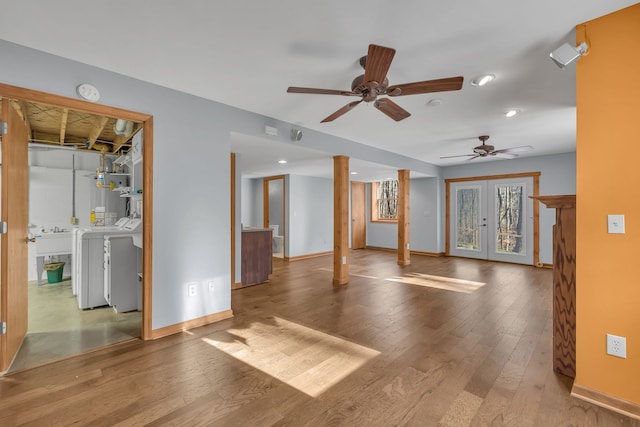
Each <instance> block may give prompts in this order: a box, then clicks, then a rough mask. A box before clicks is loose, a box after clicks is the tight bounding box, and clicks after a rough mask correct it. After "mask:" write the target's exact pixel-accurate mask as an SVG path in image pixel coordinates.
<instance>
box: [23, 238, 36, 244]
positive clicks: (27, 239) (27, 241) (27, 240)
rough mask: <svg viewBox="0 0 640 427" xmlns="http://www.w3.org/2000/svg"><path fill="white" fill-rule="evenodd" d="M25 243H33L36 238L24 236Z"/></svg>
mask: <svg viewBox="0 0 640 427" xmlns="http://www.w3.org/2000/svg"><path fill="white" fill-rule="evenodd" d="M24 241H25V243H29V242H31V243H35V242H36V238H35V237H25V239H24Z"/></svg>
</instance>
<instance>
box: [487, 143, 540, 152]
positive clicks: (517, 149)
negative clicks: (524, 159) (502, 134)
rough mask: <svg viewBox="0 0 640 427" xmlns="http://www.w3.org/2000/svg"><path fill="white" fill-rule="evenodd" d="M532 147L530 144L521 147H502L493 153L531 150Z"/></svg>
mask: <svg viewBox="0 0 640 427" xmlns="http://www.w3.org/2000/svg"><path fill="white" fill-rule="evenodd" d="M531 150H533V147H532V146H530V145H523V146H522V147H512V148H503V149H502V150H496V151H494V153H522V152H524V151H531Z"/></svg>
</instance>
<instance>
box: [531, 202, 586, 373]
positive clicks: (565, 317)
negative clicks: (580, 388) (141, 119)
mask: <svg viewBox="0 0 640 427" xmlns="http://www.w3.org/2000/svg"><path fill="white" fill-rule="evenodd" d="M533 199H535V200H539V201H540V202H541V203H543V204H544V205H546V206H547V207H548V208H555V209H556V224H555V225H554V226H553V370H554V371H556V372H558V373H560V374H563V375H567V376H569V377H571V378H575V377H576V196H575V195H564V196H535V197H533Z"/></svg>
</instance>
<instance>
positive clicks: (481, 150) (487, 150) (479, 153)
mask: <svg viewBox="0 0 640 427" xmlns="http://www.w3.org/2000/svg"><path fill="white" fill-rule="evenodd" d="M478 139H479V140H480V142H482V144H480V145H478V146H477V147H473V154H460V155H458V156H444V157H440V158H441V159H451V158H453V157H469V158H468V159H467V161H471V160H473V159H477V158H478V157H487V156H498V157H502V158H505V159H513V158H514V157H518V155H517V154H515V153H521V152H523V151H531V150H533V147H532V146H530V145H523V146H521V147H512V148H503V149H501V150H496V149H495V147H494V146H493V145H487V140H488V139H489V135H481V136H479V137H478Z"/></svg>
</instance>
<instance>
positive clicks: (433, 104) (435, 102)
mask: <svg viewBox="0 0 640 427" xmlns="http://www.w3.org/2000/svg"><path fill="white" fill-rule="evenodd" d="M439 105H442V99H440V98H433V99H430V100H429V101H427V103H426V106H427V107H437V106H439Z"/></svg>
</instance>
